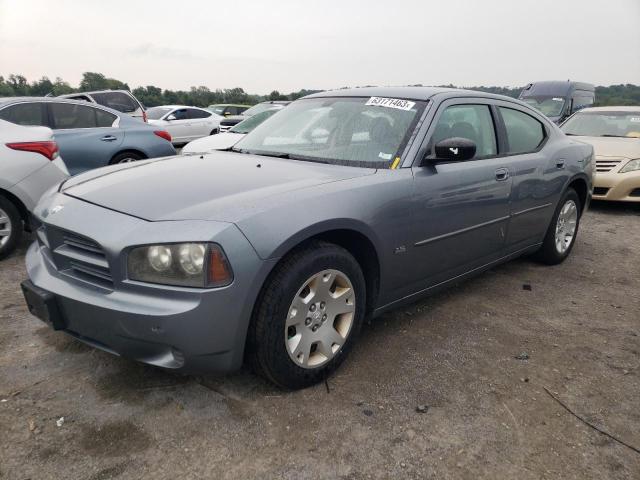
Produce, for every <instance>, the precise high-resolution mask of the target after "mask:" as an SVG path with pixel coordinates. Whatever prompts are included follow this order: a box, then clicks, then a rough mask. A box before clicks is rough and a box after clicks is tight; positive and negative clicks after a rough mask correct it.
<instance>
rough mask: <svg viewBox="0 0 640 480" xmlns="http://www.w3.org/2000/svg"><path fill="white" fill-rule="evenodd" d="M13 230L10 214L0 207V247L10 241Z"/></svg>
mask: <svg viewBox="0 0 640 480" xmlns="http://www.w3.org/2000/svg"><path fill="white" fill-rule="evenodd" d="M12 231H13V227H12V225H11V219H10V218H9V214H8V213H7V212H5V211H4V210H2V209H1V208H0V247H4V246H5V245H6V244H7V243H8V242H9V238H11V232H12Z"/></svg>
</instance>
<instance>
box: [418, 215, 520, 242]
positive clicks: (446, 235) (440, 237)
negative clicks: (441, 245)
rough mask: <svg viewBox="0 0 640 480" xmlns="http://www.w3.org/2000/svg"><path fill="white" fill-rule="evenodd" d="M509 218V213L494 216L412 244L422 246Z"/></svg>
mask: <svg viewBox="0 0 640 480" xmlns="http://www.w3.org/2000/svg"><path fill="white" fill-rule="evenodd" d="M509 218H510V215H507V216H506V217H500V218H495V219H493V220H489V221H488V222H484V223H479V224H477V225H473V226H471V227H467V228H462V229H460V230H456V231H455V232H450V233H444V234H442V235H438V236H437V237H432V238H427V239H426V240H420V241H419V242H416V243H415V244H414V245H413V246H414V247H422V246H424V245H427V244H429V243H432V242H437V241H438V240H443V239H445V238H449V237H453V236H455V235H460V234H461V233H466V232H470V231H471V230H475V229H477V228H482V227H487V226H489V225H493V224H494V223H500V222H504V221H505V220H509Z"/></svg>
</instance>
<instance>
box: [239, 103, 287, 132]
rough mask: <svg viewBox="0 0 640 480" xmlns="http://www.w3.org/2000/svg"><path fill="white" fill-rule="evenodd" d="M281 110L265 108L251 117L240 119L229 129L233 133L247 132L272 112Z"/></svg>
mask: <svg viewBox="0 0 640 480" xmlns="http://www.w3.org/2000/svg"><path fill="white" fill-rule="evenodd" d="M280 110H282V109H281V108H272V109H271V110H266V111H264V112H262V113H257V114H255V115H254V116H252V117H249V118H247V119H246V120H243V121H241V122H240V123H238V124H236V125H235V126H234V127H233V128H231V129H229V131H230V132H233V133H249V132H250V131H251V130H253V129H254V128H256V127H257V126H258V125H260V124H261V123H262V122H264V121H265V120H266V119H267V118H269V117H270V116H271V115H273V114H274V113H276V112H278V111H280Z"/></svg>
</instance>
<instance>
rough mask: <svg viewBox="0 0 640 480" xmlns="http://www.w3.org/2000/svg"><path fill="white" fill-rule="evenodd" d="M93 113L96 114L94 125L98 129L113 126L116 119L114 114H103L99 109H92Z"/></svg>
mask: <svg viewBox="0 0 640 480" xmlns="http://www.w3.org/2000/svg"><path fill="white" fill-rule="evenodd" d="M94 111H95V112H96V125H97V126H98V127H111V126H113V122H115V121H116V119H117V118H118V117H116V116H115V115H114V114H112V113H109V112H105V111H104V110H100V109H99V108H94Z"/></svg>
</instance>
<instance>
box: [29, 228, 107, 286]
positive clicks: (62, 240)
mask: <svg viewBox="0 0 640 480" xmlns="http://www.w3.org/2000/svg"><path fill="white" fill-rule="evenodd" d="M36 236H37V239H38V242H39V243H40V245H42V246H44V247H46V248H47V250H48V252H49V255H50V257H51V260H52V261H53V263H54V265H55V267H56V269H57V270H58V271H59V272H60V273H63V274H65V275H68V276H70V277H73V278H76V279H78V280H82V281H85V282H88V283H92V284H94V285H99V286H101V287H105V288H109V289H112V288H113V277H112V275H111V269H110V268H109V262H108V261H107V256H106V255H105V252H104V249H103V248H102V247H101V246H100V245H99V244H98V243H96V242H94V241H93V240H91V239H89V238H87V237H83V236H82V235H78V234H76V233H72V232H68V231H66V230H62V229H60V228H57V227H52V226H51V225H42V226H41V227H40V228H39V229H38V231H37V233H36Z"/></svg>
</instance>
